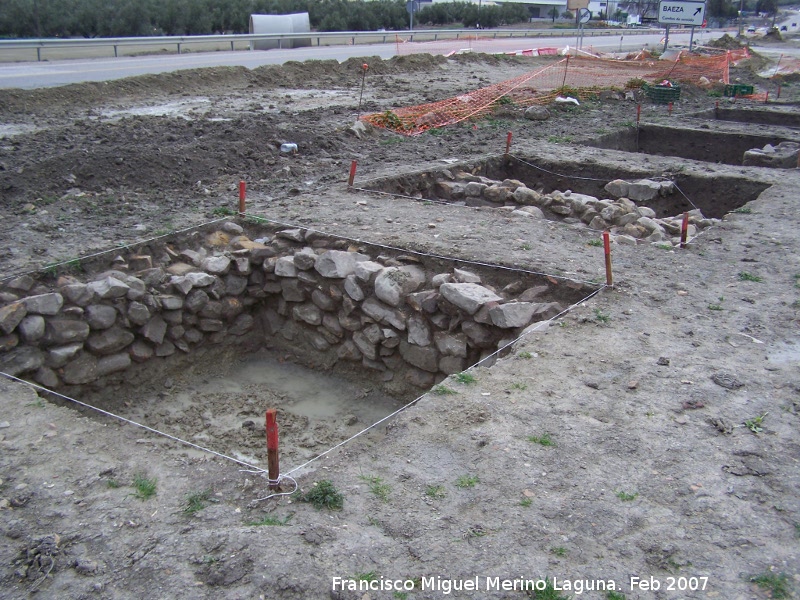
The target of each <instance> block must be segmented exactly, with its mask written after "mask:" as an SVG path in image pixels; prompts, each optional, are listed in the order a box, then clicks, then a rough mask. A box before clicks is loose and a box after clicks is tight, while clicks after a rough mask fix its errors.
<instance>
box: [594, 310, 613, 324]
mask: <svg viewBox="0 0 800 600" xmlns="http://www.w3.org/2000/svg"><path fill="white" fill-rule="evenodd" d="M594 320H595V321H597V322H598V323H608V322H609V321H610V320H611V315H607V314H605V313H604V312H603V311H602V310H600V309H599V308H595V309H594Z"/></svg>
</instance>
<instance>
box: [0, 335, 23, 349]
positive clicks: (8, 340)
mask: <svg viewBox="0 0 800 600" xmlns="http://www.w3.org/2000/svg"><path fill="white" fill-rule="evenodd" d="M18 344H19V336H18V335H17V334H16V333H12V334H9V335H0V352H8V351H9V350H11V349H12V348H16V347H17V345H18Z"/></svg>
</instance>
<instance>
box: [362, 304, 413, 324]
mask: <svg viewBox="0 0 800 600" xmlns="http://www.w3.org/2000/svg"><path fill="white" fill-rule="evenodd" d="M361 310H362V311H364V314H365V315H367V316H368V317H371V318H372V319H374V320H375V321H377V322H378V323H386V324H387V325H391V326H392V327H394V328H395V329H399V330H400V331H404V330H405V328H406V319H405V315H404V314H403V313H402V312H401V311H399V310H397V309H395V308H392V307H390V306H386V305H385V304H383V303H381V302H380V301H379V300H378V299H376V298H375V297H374V296H370V297H369V298H367V299H366V300H364V302H363V303H362V304H361Z"/></svg>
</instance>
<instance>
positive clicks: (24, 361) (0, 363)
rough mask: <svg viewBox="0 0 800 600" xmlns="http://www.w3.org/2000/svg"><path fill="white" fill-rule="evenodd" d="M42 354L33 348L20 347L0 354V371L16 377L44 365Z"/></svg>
mask: <svg viewBox="0 0 800 600" xmlns="http://www.w3.org/2000/svg"><path fill="white" fill-rule="evenodd" d="M44 359H45V355H44V352H42V351H41V350H39V349H38V348H34V347H33V346H20V347H18V348H14V349H13V350H10V351H8V352H4V353H3V354H0V371H2V372H3V373H8V374H9V375H12V376H14V377H16V376H17V375H21V374H22V373H27V372H29V371H35V370H36V369H38V368H39V367H41V366H43V365H44Z"/></svg>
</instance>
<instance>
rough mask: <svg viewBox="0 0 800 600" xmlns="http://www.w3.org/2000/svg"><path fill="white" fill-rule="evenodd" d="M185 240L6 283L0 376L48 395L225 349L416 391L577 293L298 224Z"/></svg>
mask: <svg viewBox="0 0 800 600" xmlns="http://www.w3.org/2000/svg"><path fill="white" fill-rule="evenodd" d="M194 238H195V239H194V241H184V242H183V243H182V244H183V245H184V246H187V247H185V248H184V249H179V248H176V244H171V245H166V246H164V247H161V248H156V247H152V248H147V249H146V250H147V253H145V252H143V250H142V249H139V251H138V252H137V253H134V254H131V255H128V256H119V257H117V258H116V259H115V260H114V261H113V263H112V267H113V268H110V269H106V270H100V271H99V272H97V273H95V274H94V275H93V276H90V277H87V278H84V279H85V280H82V279H81V278H79V277H77V276H75V275H73V274H65V275H61V276H59V277H58V278H57V279H56V280H55V282H54V284H51V285H48V284H46V283H44V281H45V279H46V278H43V279H42V280H41V281H40V280H37V279H35V278H34V277H32V276H30V275H23V276H20V277H16V278H13V279H10V280H7V281H5V283H4V284H3V286H2V291H1V292H0V300H1V301H2V303H3V304H2V306H1V307H0V333H1V334H2V336H0V371H3V372H5V373H8V374H11V375H14V376H23V377H30V378H32V379H33V380H35V381H36V382H38V383H40V384H42V385H43V386H46V387H48V388H58V387H61V386H64V385H83V384H88V383H91V382H94V381H97V380H99V379H101V378H104V377H106V376H109V375H112V374H115V373H123V372H125V371H126V370H127V369H128V368H129V367H131V366H132V365H133V364H135V363H146V362H148V361H151V360H154V359H158V358H166V357H169V356H172V355H174V354H176V353H183V354H188V353H190V352H191V351H192V349H193V348H195V347H197V346H198V345H200V344H232V345H237V346H251V347H260V346H272V347H287V348H291V349H293V350H296V351H297V352H298V353H301V354H306V355H309V353H313V357H314V358H313V361H314V362H315V363H316V364H318V365H319V364H322V365H324V366H326V367H333V366H334V365H336V364H337V363H340V362H346V363H351V364H354V365H361V366H362V367H366V368H367V369H368V370H369V372H373V373H376V374H379V375H380V378H381V379H382V380H383V381H384V382H386V383H387V388H389V389H395V390H397V389H399V388H402V387H403V386H407V385H411V386H413V387H416V388H425V387H429V386H430V385H432V384H433V383H435V382H437V381H439V380H441V379H443V378H444V377H445V376H447V375H448V374H452V373H457V372H460V371H462V370H463V369H465V368H466V367H467V366H469V365H471V364H474V363H475V362H477V361H478V360H480V359H482V358H484V357H487V356H489V355H491V354H492V353H494V352H495V351H496V350H497V348H498V345H504V344H505V343H507V342H508V341H510V340H513V339H514V338H515V337H516V336H517V335H518V334H519V333H520V332H521V331H522V329H523V328H525V327H527V326H528V325H530V324H531V323H533V322H535V321H541V320H545V319H548V318H550V317H552V316H554V315H556V314H558V313H559V312H560V311H561V310H562V306H561V305H560V304H559V303H557V302H552V301H551V296H552V292H553V290H552V289H551V288H554V287H556V286H558V287H559V288H567V290H566V291H567V292H568V294H569V293H572V294H575V295H576V297H577V293H578V292H579V290H581V288H582V284H577V283H573V282H565V283H563V284H559V283H558V281H557V280H552V281H549V282H548V283H545V284H541V283H540V284H538V285H534V284H529V285H526V284H525V282H524V281H522V280H516V281H512V282H511V283H509V284H508V285H506V286H505V287H503V288H502V289H496V288H495V287H493V286H491V285H489V284H487V283H484V282H482V278H481V276H480V275H478V274H477V273H474V272H471V271H468V270H465V269H461V268H452V269H450V270H447V271H445V272H441V271H436V272H434V271H432V270H430V269H429V268H428V267H426V266H425V264H423V262H422V261H421V260H420V259H419V258H418V257H416V256H403V255H401V256H389V255H385V254H378V255H372V254H367V253H365V252H366V251H365V250H364V249H363V248H354V247H349V246H348V242H346V241H344V240H333V239H329V238H325V237H322V236H321V235H319V234H317V233H315V232H313V231H305V230H301V229H287V230H281V231H277V232H276V233H274V234H270V235H266V236H263V237H259V238H257V239H255V240H251V239H250V238H249V237H247V236H246V235H244V231H243V229H242V227H240V226H239V225H237V224H236V223H233V222H228V223H225V225H224V226H223V227H222V228H221V229H219V230H215V231H211V232H210V233H202V232H200V231H197V232H195V235H194ZM198 238H199V239H198ZM192 244H194V249H191V248H189V247H188V246H190V245H192ZM559 297H561V298H563V297H565V295H564V291H560V296H559ZM390 382H394V383H390Z"/></svg>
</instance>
